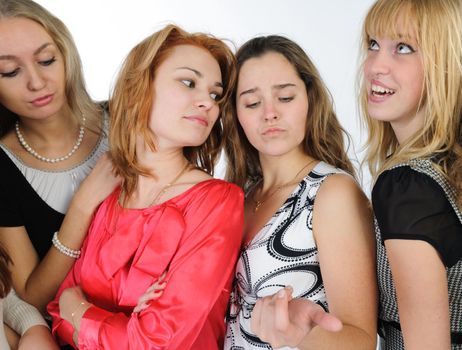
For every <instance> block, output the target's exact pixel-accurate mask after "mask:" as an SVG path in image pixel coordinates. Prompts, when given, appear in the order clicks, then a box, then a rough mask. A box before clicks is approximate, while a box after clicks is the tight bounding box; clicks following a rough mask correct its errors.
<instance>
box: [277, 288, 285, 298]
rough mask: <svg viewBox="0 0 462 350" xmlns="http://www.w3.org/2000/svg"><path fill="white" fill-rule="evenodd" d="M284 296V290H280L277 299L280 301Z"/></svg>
mask: <svg viewBox="0 0 462 350" xmlns="http://www.w3.org/2000/svg"><path fill="white" fill-rule="evenodd" d="M285 294H286V292H285V291H284V289H281V290H280V291H279V292H278V293H277V297H278V298H279V299H282V298H284V296H285Z"/></svg>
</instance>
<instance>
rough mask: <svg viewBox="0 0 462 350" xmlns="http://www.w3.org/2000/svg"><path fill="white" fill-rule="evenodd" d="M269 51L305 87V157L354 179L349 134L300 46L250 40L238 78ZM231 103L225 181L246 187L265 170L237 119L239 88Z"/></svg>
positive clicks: (239, 53)
mask: <svg viewBox="0 0 462 350" xmlns="http://www.w3.org/2000/svg"><path fill="white" fill-rule="evenodd" d="M269 52H275V53H279V54H281V55H283V56H284V57H285V58H286V59H287V61H288V62H289V63H290V64H291V65H292V66H293V67H294V69H295V71H296V72H297V74H298V75H299V77H300V79H301V80H302V81H303V82H304V84H305V87H306V91H307V95H308V104H309V108H308V115H307V123H306V128H305V138H304V140H303V141H302V142H303V150H304V152H305V154H307V155H309V156H311V157H314V158H316V159H318V160H322V161H325V162H327V163H329V164H331V165H333V166H335V167H337V168H340V169H343V170H345V171H346V172H348V173H349V174H351V175H353V176H354V175H355V171H354V168H353V165H352V164H351V162H350V159H349V158H348V155H347V153H346V150H345V143H344V142H345V138H344V137H346V138H347V139H348V141H349V135H348V134H347V133H346V131H345V130H344V129H343V128H342V127H341V126H340V123H339V121H338V119H337V116H336V114H335V112H334V106H333V102H332V96H331V94H330V92H329V90H328V89H327V87H326V85H325V84H324V82H323V81H322V79H321V76H320V74H319V72H318V70H317V69H316V67H315V65H314V64H313V62H312V61H311V60H310V58H309V57H308V55H307V54H306V53H305V51H303V49H302V48H301V47H300V46H299V45H298V44H296V43H295V42H293V41H292V40H290V39H287V38H285V37H282V36H279V35H270V36H262V37H257V38H254V39H251V40H249V41H247V42H246V43H245V44H244V45H242V46H241V48H240V49H239V50H238V51H237V54H236V61H237V76H238V77H239V71H240V69H241V68H242V66H243V65H244V63H245V62H246V61H247V60H249V59H251V58H255V57H261V56H263V55H264V54H266V53H269ZM232 101H233V103H231V104H230V113H231V115H232V116H233V118H232V119H230V120H231V121H232V125H229V126H227V128H226V131H227V137H228V139H229V141H228V142H227V143H226V145H225V152H226V157H227V160H228V166H227V170H226V179H227V180H228V181H231V182H234V183H236V184H237V185H239V186H241V187H245V186H246V185H247V184H248V183H249V182H254V181H257V179H259V178H261V176H262V171H261V167H260V161H259V157H258V151H257V150H256V149H255V147H253V146H252V145H251V144H250V142H249V140H248V139H247V137H246V136H245V133H244V130H243V129H242V127H241V125H240V124H239V120H238V118H237V110H236V103H235V102H236V89H234V91H233V97H232ZM234 134H237V135H238V137H235V136H234ZM233 140H238V142H235V141H234V142H233Z"/></svg>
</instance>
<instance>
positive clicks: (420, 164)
mask: <svg viewBox="0 0 462 350" xmlns="http://www.w3.org/2000/svg"><path fill="white" fill-rule="evenodd" d="M454 198H455V197H454V193H453V192H452V189H451V187H450V186H449V185H448V184H447V182H446V181H445V179H444V178H443V177H442V176H441V175H440V174H439V173H438V172H437V171H436V170H435V169H434V168H433V164H432V163H431V161H430V160H428V159H426V160H423V159H418V160H413V161H411V162H409V163H407V164H401V165H399V166H397V167H394V168H393V169H390V170H387V171H385V172H383V173H382V174H381V175H380V176H379V178H378V179H377V182H376V184H375V186H374V189H373V191H372V203H373V207H374V213H375V217H376V238H377V276H378V282H379V297H380V308H379V326H380V333H381V336H382V337H383V339H382V350H403V349H404V343H403V336H402V333H401V327H400V323H399V314H398V305H397V299H396V290H395V286H394V283H393V279H392V275H391V271H390V266H389V262H388V259H387V252H386V249H385V245H384V243H383V242H384V240H387V239H407V240H422V241H425V242H428V243H429V244H431V245H432V246H433V247H434V248H435V249H436V250H437V251H438V253H439V255H440V257H441V259H442V261H443V263H444V265H445V266H446V270H447V279H448V292H449V312H450V319H451V343H452V348H451V349H452V350H462V224H461V223H462V214H461V212H460V210H459V209H458V208H457V205H456V204H455V200H454Z"/></svg>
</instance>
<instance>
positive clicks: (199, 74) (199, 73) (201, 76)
mask: <svg viewBox="0 0 462 350" xmlns="http://www.w3.org/2000/svg"><path fill="white" fill-rule="evenodd" d="M178 69H187V70H189V71H191V72H193V73H194V74H196V75H197V76H198V77H199V78H203V77H204V75H203V74H202V73H201V72H199V71H198V70H197V69H194V68H191V67H178V68H177V70H178ZM214 85H215V86H218V87H221V88H222V87H223V84H222V83H220V82H218V81H217V82H216V83H215V84H214Z"/></svg>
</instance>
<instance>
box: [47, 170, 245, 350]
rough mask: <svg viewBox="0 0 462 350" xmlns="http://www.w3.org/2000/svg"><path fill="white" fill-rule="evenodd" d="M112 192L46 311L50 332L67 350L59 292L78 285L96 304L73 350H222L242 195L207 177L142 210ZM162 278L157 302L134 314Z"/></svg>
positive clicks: (84, 320) (87, 314)
mask: <svg viewBox="0 0 462 350" xmlns="http://www.w3.org/2000/svg"><path fill="white" fill-rule="evenodd" d="M119 192H120V189H117V190H115V191H114V192H113V193H112V195H110V196H109V197H108V198H107V199H106V200H105V201H104V202H103V203H102V204H101V206H100V207H99V209H98V211H97V213H96V215H95V217H94V219H93V222H92V224H91V226H90V229H89V233H88V236H87V238H86V240H85V242H84V244H83V246H82V255H81V257H80V258H79V259H78V260H77V261H76V263H75V265H74V267H73V268H72V270H71V271H70V272H69V274H68V275H67V277H66V279H65V280H64V282H63V283H62V285H61V287H60V288H59V291H58V293H57V295H56V298H55V299H54V300H53V301H52V302H51V303H50V304H49V305H48V312H49V313H50V315H51V316H52V318H53V326H52V331H53V334H54V335H55V336H57V337H58V339H59V340H60V341H62V342H63V343H68V344H73V341H72V333H73V327H72V325H71V324H70V323H69V322H67V321H65V320H63V319H61V318H60V316H59V304H58V301H59V297H60V295H61V293H62V291H63V290H64V289H66V288H69V287H72V286H75V285H80V286H81V288H82V289H83V291H84V293H85V295H86V296H87V299H88V300H89V301H90V302H91V303H92V304H94V306H92V307H90V308H89V309H88V310H87V311H86V312H85V314H84V316H83V318H82V321H81V327H80V333H79V340H78V343H79V348H80V349H81V350H83V349H140V350H147V349H169V350H187V349H195V350H199V349H200V350H209V349H210V350H215V349H221V348H222V346H223V338H224V333H225V322H224V317H225V311H226V307H227V303H228V298H229V292H230V288H231V282H232V278H233V271H234V266H235V262H236V258H237V255H238V252H239V248H240V244H241V238H242V228H243V202H244V199H243V194H242V191H241V190H240V189H239V188H238V187H237V186H235V185H232V184H229V183H227V182H225V181H222V180H216V179H212V180H208V181H204V182H201V183H199V184H197V185H195V186H193V187H192V188H190V189H189V190H188V191H186V192H184V193H182V194H181V195H179V196H177V197H174V198H172V199H170V200H168V201H166V202H164V203H162V204H160V205H157V206H153V207H149V208H145V209H123V208H121V207H120V205H119V204H118V200H117V199H118V197H119ZM165 270H168V273H167V277H166V281H167V285H166V287H165V289H164V292H163V294H162V296H161V297H160V298H159V299H157V300H154V301H152V302H151V304H150V306H149V307H148V308H147V309H146V310H143V311H142V312H140V313H132V310H133V308H134V307H135V306H136V304H137V302H138V299H139V297H140V296H141V295H142V294H144V293H145V291H146V290H147V288H148V287H149V286H150V285H152V284H153V283H154V282H155V281H156V279H157V278H158V277H159V276H160V275H161V274H162V273H163V272H164V271H165Z"/></svg>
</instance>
